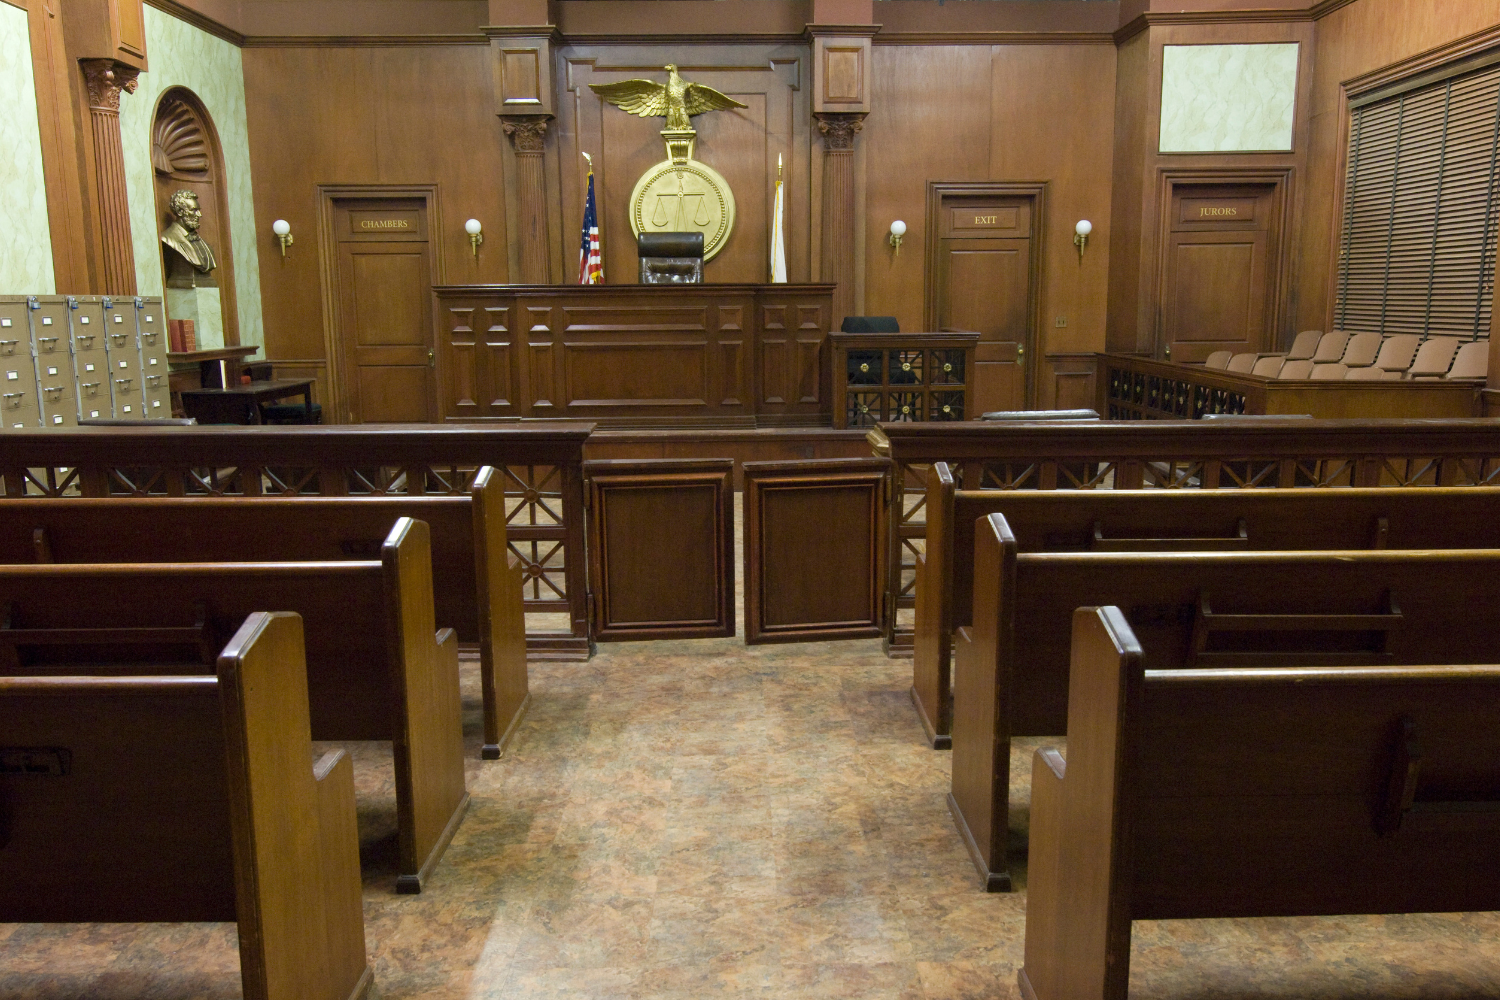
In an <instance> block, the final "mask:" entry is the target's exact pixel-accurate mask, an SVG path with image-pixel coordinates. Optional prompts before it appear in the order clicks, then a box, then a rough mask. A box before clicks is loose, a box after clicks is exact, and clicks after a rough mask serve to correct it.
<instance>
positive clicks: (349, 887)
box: [313, 750, 374, 997]
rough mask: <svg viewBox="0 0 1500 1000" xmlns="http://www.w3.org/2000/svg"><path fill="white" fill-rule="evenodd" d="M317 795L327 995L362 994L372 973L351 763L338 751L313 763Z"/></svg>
mask: <svg viewBox="0 0 1500 1000" xmlns="http://www.w3.org/2000/svg"><path fill="white" fill-rule="evenodd" d="M313 778H314V780H315V781H316V782H317V798H318V878H319V879H320V881H321V883H322V890H323V893H322V894H323V907H324V912H325V914H326V918H327V919H326V923H325V927H326V934H327V943H326V952H325V953H326V954H327V956H328V960H327V965H326V968H327V972H328V976H329V982H328V984H327V985H328V989H327V991H326V992H325V994H324V995H326V996H328V997H354V996H362V995H363V994H364V993H365V992H367V991H368V988H369V985H370V983H372V982H373V979H374V976H373V973H372V972H371V970H370V965H369V962H368V960H367V959H366V957H365V916H364V901H363V899H362V897H361V883H360V876H359V830H358V826H357V824H356V821H355V806H354V766H353V764H352V763H351V762H350V760H349V757H348V755H346V754H345V753H344V751H342V750H331V751H329V752H328V753H325V754H324V755H323V756H322V757H321V758H319V759H318V761H317V763H316V764H314V765H313Z"/></svg>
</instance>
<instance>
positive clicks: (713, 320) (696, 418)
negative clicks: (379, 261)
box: [433, 284, 834, 427]
mask: <svg viewBox="0 0 1500 1000" xmlns="http://www.w3.org/2000/svg"><path fill="white" fill-rule="evenodd" d="M833 289H834V286H833V285H791V284H778V285H729V284H725V285H710V284H702V285H448V286H439V287H436V288H434V289H433V296H434V304H433V305H434V308H433V321H434V323H435V324H436V326H437V330H436V334H437V336H436V342H437V345H438V347H437V359H436V360H437V366H438V386H439V390H438V398H439V400H440V409H441V413H442V417H443V420H445V421H463V422H470V421H485V420H504V419H515V418H517V417H541V418H552V419H555V418H561V417H571V418H582V419H586V420H593V421H597V422H598V423H599V424H600V425H601V426H612V427H778V426H823V427H827V426H829V425H830V424H831V421H832V413H833V410H832V399H831V396H832V380H831V377H830V371H831V369H830V357H829V347H828V326H829V322H830V319H831V314H832V299H833Z"/></svg>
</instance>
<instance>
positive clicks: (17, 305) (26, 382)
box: [0, 295, 42, 430]
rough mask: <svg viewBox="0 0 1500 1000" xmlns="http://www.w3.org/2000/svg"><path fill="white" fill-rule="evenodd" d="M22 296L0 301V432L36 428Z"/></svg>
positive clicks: (37, 418) (37, 414)
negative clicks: (1, 430)
mask: <svg viewBox="0 0 1500 1000" xmlns="http://www.w3.org/2000/svg"><path fill="white" fill-rule="evenodd" d="M26 313H27V305H26V298H25V296H20V295H7V296H5V297H3V298H0V429H4V430H14V429H15V428H18V427H40V426H41V424H42V417H41V411H40V410H39V409H37V391H36V358H35V357H33V356H32V353H31V325H30V322H29V321H28V318H27V315H26Z"/></svg>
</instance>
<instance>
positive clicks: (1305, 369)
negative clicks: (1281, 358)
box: [1276, 358, 1313, 378]
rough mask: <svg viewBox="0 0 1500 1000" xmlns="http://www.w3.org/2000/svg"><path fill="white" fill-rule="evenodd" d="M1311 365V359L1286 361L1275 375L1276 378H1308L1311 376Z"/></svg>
mask: <svg viewBox="0 0 1500 1000" xmlns="http://www.w3.org/2000/svg"><path fill="white" fill-rule="evenodd" d="M1312 370H1313V363H1312V359H1311V358H1307V359H1297V360H1294V361H1288V362H1287V363H1286V364H1284V365H1282V366H1281V370H1280V371H1278V372H1277V373H1276V377H1277V378H1310V377H1311V376H1312Z"/></svg>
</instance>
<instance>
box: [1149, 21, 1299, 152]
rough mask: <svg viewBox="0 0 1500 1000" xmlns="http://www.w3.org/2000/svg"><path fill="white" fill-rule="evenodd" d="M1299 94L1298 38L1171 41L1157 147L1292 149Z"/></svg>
mask: <svg viewBox="0 0 1500 1000" xmlns="http://www.w3.org/2000/svg"><path fill="white" fill-rule="evenodd" d="M1296 98H1297V43H1296V42H1276V43H1268V44H1258V45H1168V46H1166V47H1165V49H1164V51H1163V52H1162V76H1161V145H1160V147H1159V148H1160V151H1161V152H1163V153H1210V152H1217V153H1230V152H1257V151H1271V150H1290V149H1291V148H1292V115H1293V112H1294V111H1295V108H1296Z"/></svg>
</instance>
